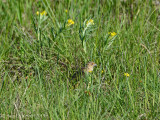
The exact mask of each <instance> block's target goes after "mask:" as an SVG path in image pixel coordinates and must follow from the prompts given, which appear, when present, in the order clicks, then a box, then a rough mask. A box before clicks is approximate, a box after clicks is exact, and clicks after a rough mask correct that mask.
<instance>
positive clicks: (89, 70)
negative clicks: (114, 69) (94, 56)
mask: <svg viewBox="0 0 160 120" xmlns="http://www.w3.org/2000/svg"><path fill="white" fill-rule="evenodd" d="M95 66H97V64H96V63H94V62H89V63H87V66H86V69H85V71H86V72H87V73H88V72H92V71H93V68H94V67H95Z"/></svg>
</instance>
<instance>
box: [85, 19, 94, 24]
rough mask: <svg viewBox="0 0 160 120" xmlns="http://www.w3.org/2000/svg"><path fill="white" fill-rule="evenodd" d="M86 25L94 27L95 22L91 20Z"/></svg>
mask: <svg viewBox="0 0 160 120" xmlns="http://www.w3.org/2000/svg"><path fill="white" fill-rule="evenodd" d="M86 25H94V21H93V20H92V19H89V20H88V21H87V24H86Z"/></svg>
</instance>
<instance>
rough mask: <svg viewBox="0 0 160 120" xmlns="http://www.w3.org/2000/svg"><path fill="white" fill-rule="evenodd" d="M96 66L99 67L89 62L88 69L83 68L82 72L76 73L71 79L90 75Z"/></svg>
mask: <svg viewBox="0 0 160 120" xmlns="http://www.w3.org/2000/svg"><path fill="white" fill-rule="evenodd" d="M95 66H97V64H95V63H94V62H88V63H87V65H86V67H84V68H81V69H80V70H78V71H77V72H75V73H74V74H73V76H72V77H71V79H75V78H80V77H81V76H84V75H85V74H87V75H88V74H89V73H91V72H92V71H93V68H94V67H95Z"/></svg>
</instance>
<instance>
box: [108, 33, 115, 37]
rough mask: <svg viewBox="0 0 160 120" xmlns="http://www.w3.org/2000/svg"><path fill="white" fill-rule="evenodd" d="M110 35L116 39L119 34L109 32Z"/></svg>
mask: <svg viewBox="0 0 160 120" xmlns="http://www.w3.org/2000/svg"><path fill="white" fill-rule="evenodd" d="M108 34H109V35H111V36H112V37H114V36H115V35H117V33H115V32H109V33H108Z"/></svg>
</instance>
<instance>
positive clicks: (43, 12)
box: [36, 10, 47, 16]
mask: <svg viewBox="0 0 160 120" xmlns="http://www.w3.org/2000/svg"><path fill="white" fill-rule="evenodd" d="M36 14H37V15H39V11H37V12H36ZM40 15H41V16H43V15H45V16H46V15H47V12H46V11H45V10H44V11H42V12H41V13H40Z"/></svg>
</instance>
